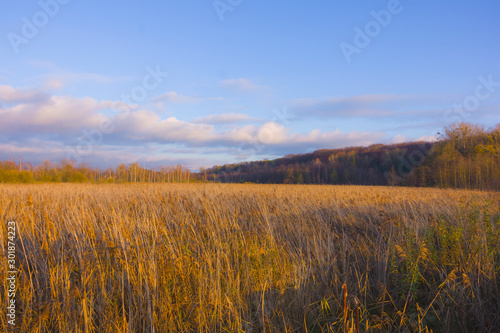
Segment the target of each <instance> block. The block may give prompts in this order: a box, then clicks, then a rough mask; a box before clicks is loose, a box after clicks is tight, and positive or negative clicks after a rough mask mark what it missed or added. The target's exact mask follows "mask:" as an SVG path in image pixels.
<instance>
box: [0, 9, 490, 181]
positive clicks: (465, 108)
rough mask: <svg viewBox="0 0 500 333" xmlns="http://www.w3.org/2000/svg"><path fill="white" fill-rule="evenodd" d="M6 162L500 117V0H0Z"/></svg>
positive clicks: (146, 157)
mask: <svg viewBox="0 0 500 333" xmlns="http://www.w3.org/2000/svg"><path fill="white" fill-rule="evenodd" d="M1 6H2V10H1V11H0V160H6V159H10V158H11V157H14V158H15V159H16V160H17V159H18V158H19V156H22V159H23V161H30V162H32V163H34V164H38V163H40V162H42V161H44V160H46V159H50V160H52V161H60V160H62V159H65V158H70V159H73V160H75V162H77V163H88V164H90V165H92V166H95V167H100V168H107V167H116V166H117V165H118V164H119V163H122V162H123V163H127V164H129V163H133V162H136V161H137V162H139V163H140V164H141V165H144V166H146V167H156V166H160V165H174V164H181V165H183V166H186V167H188V168H190V169H191V170H194V171H196V170H198V169H199V168H200V167H210V166H213V165H222V164H226V163H239V162H244V161H251V160H262V159H272V158H277V157H280V156H283V155H288V154H299V153H307V152H312V151H314V150H318V149H332V148H342V147H348V146H368V145H371V144H376V143H384V144H391V143H399V142H405V141H413V140H435V139H436V137H437V133H439V132H440V131H441V132H442V129H443V127H444V126H449V125H451V124H452V123H454V122H458V121H466V122H472V123H477V124H482V125H484V126H485V127H486V128H489V127H492V126H494V125H495V124H497V123H500V112H499V111H500V61H499V60H498V59H500V43H499V42H498V33H499V32H500V21H499V20H498V13H499V12H500V2H498V1H495V0H484V1H472V0H465V1H451V0H442V1H439V2H437V1H424V0H401V1H398V0H390V1H360V0H330V1H326V0H318V1H314V2H305V1H286V2H285V1H263V0H253V1H250V0H215V1H213V0H191V1H172V0H163V1H159V0H156V1H152V0H145V1H141V2H139V1H127V0H120V1H118V0H107V1H95V0H86V1H82V0H40V1H14V0H6V1H3V2H2V5H1Z"/></svg>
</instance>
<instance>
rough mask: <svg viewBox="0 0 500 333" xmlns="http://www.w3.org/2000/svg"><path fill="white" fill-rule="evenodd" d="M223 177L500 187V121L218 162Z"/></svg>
mask: <svg viewBox="0 0 500 333" xmlns="http://www.w3.org/2000/svg"><path fill="white" fill-rule="evenodd" d="M202 174H203V177H204V179H206V180H210V179H214V180H215V181H218V182H252V183H274V184H283V183H284V184H354V185H404V186H437V187H444V188H447V187H455V188H470V189H472V188H474V189H500V124H498V125H496V126H495V127H493V128H491V129H485V127H484V126H480V125H474V124H470V123H457V124H453V125H451V126H449V127H447V128H445V129H444V131H443V133H441V137H440V139H439V140H438V141H436V142H408V143H401V144H393V145H382V144H377V145H372V146H369V147H349V148H343V149H323V150H318V151H315V152H313V153H308V154H299V155H288V156H285V157H283V158H279V159H276V160H266V161H257V162H244V163H238V164H229V165H223V166H215V167H213V168H210V169H207V170H204V171H203V172H202Z"/></svg>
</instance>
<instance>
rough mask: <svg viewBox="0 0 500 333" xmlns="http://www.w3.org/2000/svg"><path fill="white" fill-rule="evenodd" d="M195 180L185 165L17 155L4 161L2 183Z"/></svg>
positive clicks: (170, 181)
mask: <svg viewBox="0 0 500 333" xmlns="http://www.w3.org/2000/svg"><path fill="white" fill-rule="evenodd" d="M193 180H196V178H195V177H193V174H192V173H191V171H190V170H189V169H187V168H185V167H183V166H181V165H177V166H165V167H158V168H154V169H147V168H145V167H141V166H140V164H139V163H138V162H135V163H132V164H130V165H125V164H124V163H121V164H120V165H119V166H118V167H117V168H116V169H114V168H108V169H105V170H101V169H99V168H93V167H92V166H90V165H88V164H86V163H82V164H80V165H78V166H77V165H75V162H74V161H72V160H67V159H66V160H63V161H61V162H60V163H53V162H51V161H49V160H46V161H44V162H43V163H41V164H39V165H37V166H34V165H33V164H31V163H26V164H23V163H22V161H19V163H16V162H15V161H14V159H13V158H11V160H10V161H3V162H0V183H34V182H46V183H85V182H93V183H125V182H130V183H135V182H149V183H189V182H191V181H193Z"/></svg>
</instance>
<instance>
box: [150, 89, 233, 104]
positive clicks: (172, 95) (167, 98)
mask: <svg viewBox="0 0 500 333" xmlns="http://www.w3.org/2000/svg"><path fill="white" fill-rule="evenodd" d="M222 100H224V99H223V98H222V97H209V98H202V97H195V96H184V95H179V94H178V93H176V92H174V91H170V92H167V93H164V94H163V95H160V96H156V97H154V98H153V99H151V101H153V102H167V103H172V104H196V103H200V102H203V101H222Z"/></svg>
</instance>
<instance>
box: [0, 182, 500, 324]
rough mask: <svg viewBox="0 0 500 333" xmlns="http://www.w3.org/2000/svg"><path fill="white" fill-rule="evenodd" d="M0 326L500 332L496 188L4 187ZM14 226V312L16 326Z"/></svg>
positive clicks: (0, 198) (499, 202) (0, 194)
mask: <svg viewBox="0 0 500 333" xmlns="http://www.w3.org/2000/svg"><path fill="white" fill-rule="evenodd" d="M0 217H1V221H2V224H1V232H0V243H1V244H2V250H1V251H0V253H1V256H0V261H1V265H0V267H1V268H0V279H1V281H2V282H1V283H0V295H1V299H0V307H1V308H2V311H1V313H2V315H1V317H0V331H2V332H7V331H8V330H13V331H15V332H65V333H66V332H356V331H357V330H358V329H359V331H360V332H379V331H382V332H428V331H429V332H430V331H431V329H432V330H433V331H434V332H498V327H500V291H499V288H500V195H499V194H498V193H494V192H474V191H465V190H442V189H422V188H397V187H362V186H312V185H311V186H306V185H302V186H300V185H234V184H232V185H221V184H185V185H181V184H179V185H175V184H168V185H147V184H137V185H130V184H128V185H127V184H124V185H113V184H110V185H91V184H82V185H75V184H52V185H50V184H47V185H42V184H33V185H0ZM8 221H15V222H16V226H17V234H16V239H15V243H16V255H17V258H16V260H17V263H16V264H17V266H18V274H17V293H16V309H17V315H16V323H15V326H14V327H11V325H9V324H8V323H7V317H6V315H5V314H6V308H7V305H8V304H7V302H8V297H7V280H6V279H7V271H8V268H7V242H8V239H7V237H8V236H7V234H8V233H7V222H8Z"/></svg>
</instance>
